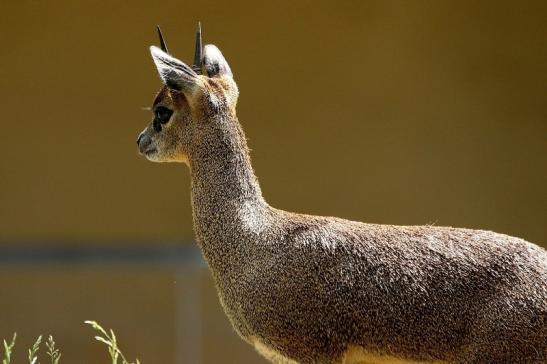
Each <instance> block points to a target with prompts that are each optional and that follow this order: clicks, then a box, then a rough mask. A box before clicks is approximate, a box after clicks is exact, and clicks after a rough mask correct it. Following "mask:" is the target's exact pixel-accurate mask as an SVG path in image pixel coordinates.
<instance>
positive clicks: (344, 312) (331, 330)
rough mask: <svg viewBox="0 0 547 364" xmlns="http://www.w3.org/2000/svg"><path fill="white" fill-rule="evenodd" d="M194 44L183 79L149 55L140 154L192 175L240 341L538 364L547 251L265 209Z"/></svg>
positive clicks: (356, 354)
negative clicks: (150, 88) (153, 91)
mask: <svg viewBox="0 0 547 364" xmlns="http://www.w3.org/2000/svg"><path fill="white" fill-rule="evenodd" d="M199 34H200V33H199ZM160 36H161V33H160ZM198 38H199V39H198V42H197V45H196V59H195V64H194V66H193V67H189V66H187V65H186V64H184V63H183V62H182V61H180V60H178V59H176V58H174V57H172V56H171V55H169V54H168V52H167V47H166V46H165V42H164V41H163V38H162V40H161V44H162V49H159V48H157V47H151V53H152V57H153V60H154V62H155V64H156V67H157V69H158V72H159V74H160V78H161V79H162V81H163V83H164V86H163V87H162V89H161V90H160V92H159V93H158V95H157V97H156V99H155V101H154V105H153V108H152V109H153V112H154V119H153V121H152V122H151V124H150V125H149V126H148V127H147V128H146V129H145V130H144V131H143V132H142V133H141V135H140V136H139V139H138V144H139V149H140V152H141V153H142V154H143V155H145V156H146V158H148V159H149V160H151V161H155V162H184V163H185V164H187V165H188V166H189V168H190V173H191V190H192V208H193V219H194V229H195V233H196V237H197V241H198V244H199V246H200V248H201V250H202V252H203V255H204V257H205V259H206V261H207V263H208V265H209V267H210V269H211V272H212V275H213V278H214V281H215V284H216V287H217V290H218V294H219V297H220V301H221V304H222V306H223V308H224V310H225V312H226V314H227V316H228V318H229V319H230V321H231V323H232V325H233V327H234V329H235V330H236V331H237V333H238V334H239V335H240V336H241V337H242V338H243V339H244V340H245V341H247V342H248V343H250V344H251V345H253V346H254V347H255V348H256V349H257V350H258V351H259V352H260V353H261V354H262V355H263V356H265V357H266V358H268V359H269V360H270V361H272V362H274V363H417V362H425V363H545V362H547V253H546V251H545V250H543V249H542V248H540V247H539V246H536V245H534V244H531V243H528V242H526V241H524V240H522V239H519V238H514V237H510V236H507V235H502V234H496V233H493V232H488V231H481V230H469V229H457V228H450V227H436V226H393V225H375V224H365V223H361V222H355V221H348V220H343V219H339V218H335V217H322V216H311V215H303V214H296V213H291V212H286V211H282V210H279V209H276V208H273V207H271V206H269V205H268V204H267V203H266V201H265V200H264V199H263V197H262V194H261V190H260V187H259V184H258V182H257V179H256V177H255V175H254V172H253V169H252V167H251V162H250V157H249V151H248V148H247V143H246V139H245V136H244V134H243V131H242V129H241V126H240V124H239V122H238V119H237V116H236V110H235V108H236V103H237V98H238V88H237V85H236V83H235V82H234V79H233V76H232V72H231V69H230V67H229V65H228V63H227V62H226V60H225V59H224V57H223V56H222V54H221V53H220V51H219V50H218V48H216V47H215V46H213V45H207V46H205V48H204V50H203V54H202V53H201V35H199V37H198ZM201 73H203V74H201Z"/></svg>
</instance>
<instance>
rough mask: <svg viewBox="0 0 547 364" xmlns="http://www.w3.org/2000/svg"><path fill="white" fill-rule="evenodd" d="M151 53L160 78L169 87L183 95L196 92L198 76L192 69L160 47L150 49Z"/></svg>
mask: <svg viewBox="0 0 547 364" xmlns="http://www.w3.org/2000/svg"><path fill="white" fill-rule="evenodd" d="M150 53H151V54H152V59H153V60H154V63H155V64H156V68H157V69H158V73H159V74H160V78H161V80H162V81H163V83H164V84H165V85H166V86H167V87H169V88H170V89H173V90H177V91H182V92H183V93H191V92H192V91H194V90H195V88H196V83H197V76H198V75H197V74H196V72H194V70H192V68H190V67H189V66H188V65H186V64H185V63H183V62H182V61H179V60H178V59H176V58H174V57H172V56H170V55H169V54H167V53H165V52H164V51H162V50H161V49H159V48H158V47H155V46H152V47H150Z"/></svg>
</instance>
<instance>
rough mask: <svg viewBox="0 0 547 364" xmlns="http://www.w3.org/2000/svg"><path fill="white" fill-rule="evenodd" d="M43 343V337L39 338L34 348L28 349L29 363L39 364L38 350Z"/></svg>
mask: <svg viewBox="0 0 547 364" xmlns="http://www.w3.org/2000/svg"><path fill="white" fill-rule="evenodd" d="M41 343H42V335H40V336H38V338H37V339H36V341H35V342H34V344H33V345H32V348H30V349H28V362H29V364H36V363H37V362H38V356H37V354H38V350H39V349H40V344H41Z"/></svg>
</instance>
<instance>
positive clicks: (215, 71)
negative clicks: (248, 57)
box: [203, 44, 233, 77]
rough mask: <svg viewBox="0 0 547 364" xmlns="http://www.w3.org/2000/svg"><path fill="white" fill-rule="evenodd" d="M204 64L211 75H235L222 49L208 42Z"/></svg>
mask: <svg viewBox="0 0 547 364" xmlns="http://www.w3.org/2000/svg"><path fill="white" fill-rule="evenodd" d="M203 65H204V66H205V71H206V72H207V76H209V77H222V76H228V77H233V74H232V70H231V69H230V66H229V65H228V62H226V59H225V58H224V56H223V55H222V53H220V50H219V49H218V48H217V47H216V46H215V45H212V44H207V45H206V46H205V48H204V50H203Z"/></svg>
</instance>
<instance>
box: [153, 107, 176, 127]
mask: <svg viewBox="0 0 547 364" xmlns="http://www.w3.org/2000/svg"><path fill="white" fill-rule="evenodd" d="M155 114H156V119H157V120H158V121H159V122H160V123H162V124H165V123H166V122H168V121H169V119H170V118H171V115H173V110H169V109H168V108H166V107H163V106H158V107H157V108H156V111H155Z"/></svg>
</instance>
